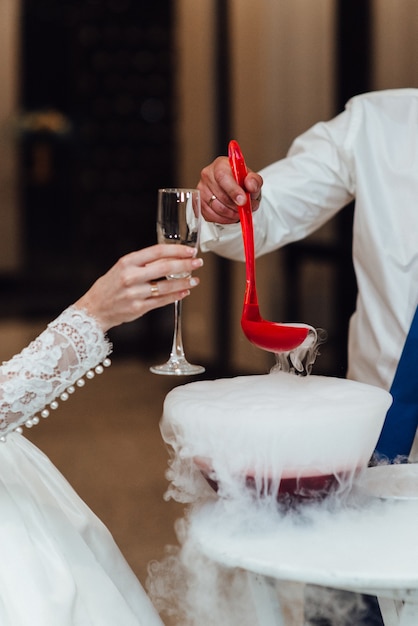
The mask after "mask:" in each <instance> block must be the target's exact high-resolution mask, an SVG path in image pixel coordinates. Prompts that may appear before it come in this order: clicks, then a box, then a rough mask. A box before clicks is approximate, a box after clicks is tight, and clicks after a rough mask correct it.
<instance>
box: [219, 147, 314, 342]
mask: <svg viewBox="0 0 418 626" xmlns="http://www.w3.org/2000/svg"><path fill="white" fill-rule="evenodd" d="M228 156H229V163H230V165H231V169H232V173H233V174H234V177H235V180H236V181H237V183H238V185H239V186H240V187H242V188H244V179H245V177H246V176H247V166H246V164H245V161H244V157H243V155H242V152H241V148H240V147H239V145H238V143H237V142H236V141H235V140H231V141H230V142H229V147H228ZM246 195H247V202H246V203H245V204H244V206H240V207H239V209H238V210H239V218H240V222H241V229H242V237H243V241H244V251H245V269H246V288H245V295H244V307H243V310H242V316H241V327H242V330H243V332H244V335H245V336H246V337H247V339H248V340H249V341H251V343H253V344H254V345H256V346H257V347H258V348H261V349H262V350H268V351H269V352H289V351H290V350H294V349H295V348H297V347H298V346H300V345H301V344H302V343H303V342H304V341H305V339H306V338H307V336H308V334H309V332H312V331H313V333H314V336H316V331H315V329H314V328H312V327H311V326H308V325H306V324H279V323H278V322H269V321H267V320H264V319H263V318H262V317H261V315H260V309H259V306H258V298H257V289H256V285H255V256H254V230H253V217H252V210H251V198H250V194H249V193H247V194H246Z"/></svg>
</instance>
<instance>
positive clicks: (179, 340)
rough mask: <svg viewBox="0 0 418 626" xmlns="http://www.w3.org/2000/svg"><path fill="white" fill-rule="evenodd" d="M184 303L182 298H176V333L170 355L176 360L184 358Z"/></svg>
mask: <svg viewBox="0 0 418 626" xmlns="http://www.w3.org/2000/svg"><path fill="white" fill-rule="evenodd" d="M182 304H183V301H182V300H176V301H175V303H174V334H173V345H172V347H171V355H170V357H171V358H174V359H176V360H180V359H184V349H183V337H182V333H181V311H182Z"/></svg>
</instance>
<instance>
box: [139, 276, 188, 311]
mask: <svg viewBox="0 0 418 626" xmlns="http://www.w3.org/2000/svg"><path fill="white" fill-rule="evenodd" d="M199 283H200V280H199V279H198V278H197V277H196V276H188V277H187V278H173V279H170V280H166V279H161V280H150V281H149V282H148V283H145V284H144V285H143V288H142V289H141V293H142V297H143V298H145V299H148V298H158V299H159V306H161V301H162V299H163V298H166V297H169V298H172V297H173V296H175V297H174V299H177V296H178V295H179V294H180V293H182V292H188V293H190V289H193V287H197V285H198V284H199ZM188 293H187V295H188Z"/></svg>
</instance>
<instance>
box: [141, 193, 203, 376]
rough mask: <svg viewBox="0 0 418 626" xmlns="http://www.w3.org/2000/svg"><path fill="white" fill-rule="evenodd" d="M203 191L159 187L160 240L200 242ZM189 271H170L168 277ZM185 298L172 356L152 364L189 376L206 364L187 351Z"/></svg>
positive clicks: (177, 306)
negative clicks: (183, 321)
mask: <svg viewBox="0 0 418 626" xmlns="http://www.w3.org/2000/svg"><path fill="white" fill-rule="evenodd" d="M199 233H200V192H199V191H198V190H197V189H180V188H172V189H159V190H158V209H157V238H158V243H169V244H173V245H187V246H192V247H194V248H198V246H199ZM188 275H189V274H188V273H186V274H171V275H169V276H167V279H168V280H170V279H173V278H183V277H185V276H188ZM181 311H182V301H181V300H177V301H176V302H175V303H174V334H173V344H172V348H171V353H170V358H169V359H168V361H167V362H166V363H163V364H162V365H153V366H152V367H150V370H151V372H153V373H154V374H166V375H174V376H189V375H194V374H201V373H202V372H204V371H205V368H204V367H202V366H201V365H193V364H192V363H189V362H188V361H187V359H186V357H185V355H184V348H183V339H182V328H181Z"/></svg>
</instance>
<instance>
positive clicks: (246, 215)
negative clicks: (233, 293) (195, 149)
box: [228, 139, 258, 305]
mask: <svg viewBox="0 0 418 626" xmlns="http://www.w3.org/2000/svg"><path fill="white" fill-rule="evenodd" d="M228 157H229V164H230V166H231V170H232V173H233V175H234V178H235V180H236V181H237V183H238V185H239V186H240V187H242V188H244V180H245V178H246V176H247V173H248V170H247V166H246V164H245V160H244V156H243V154H242V152H241V148H240V147H239V144H238V142H237V141H235V139H231V141H230V142H229V146H228ZM245 195H246V198H247V201H246V203H245V204H244V205H243V206H240V207H238V212H239V218H240V222H241V229H242V238H243V241H244V252H245V269H246V274H247V276H246V278H247V285H246V291H245V303H246V304H255V305H257V304H258V298H257V290H256V286H255V252H254V228H253V214H252V209H251V197H250V194H249V193H246V194H245Z"/></svg>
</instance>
